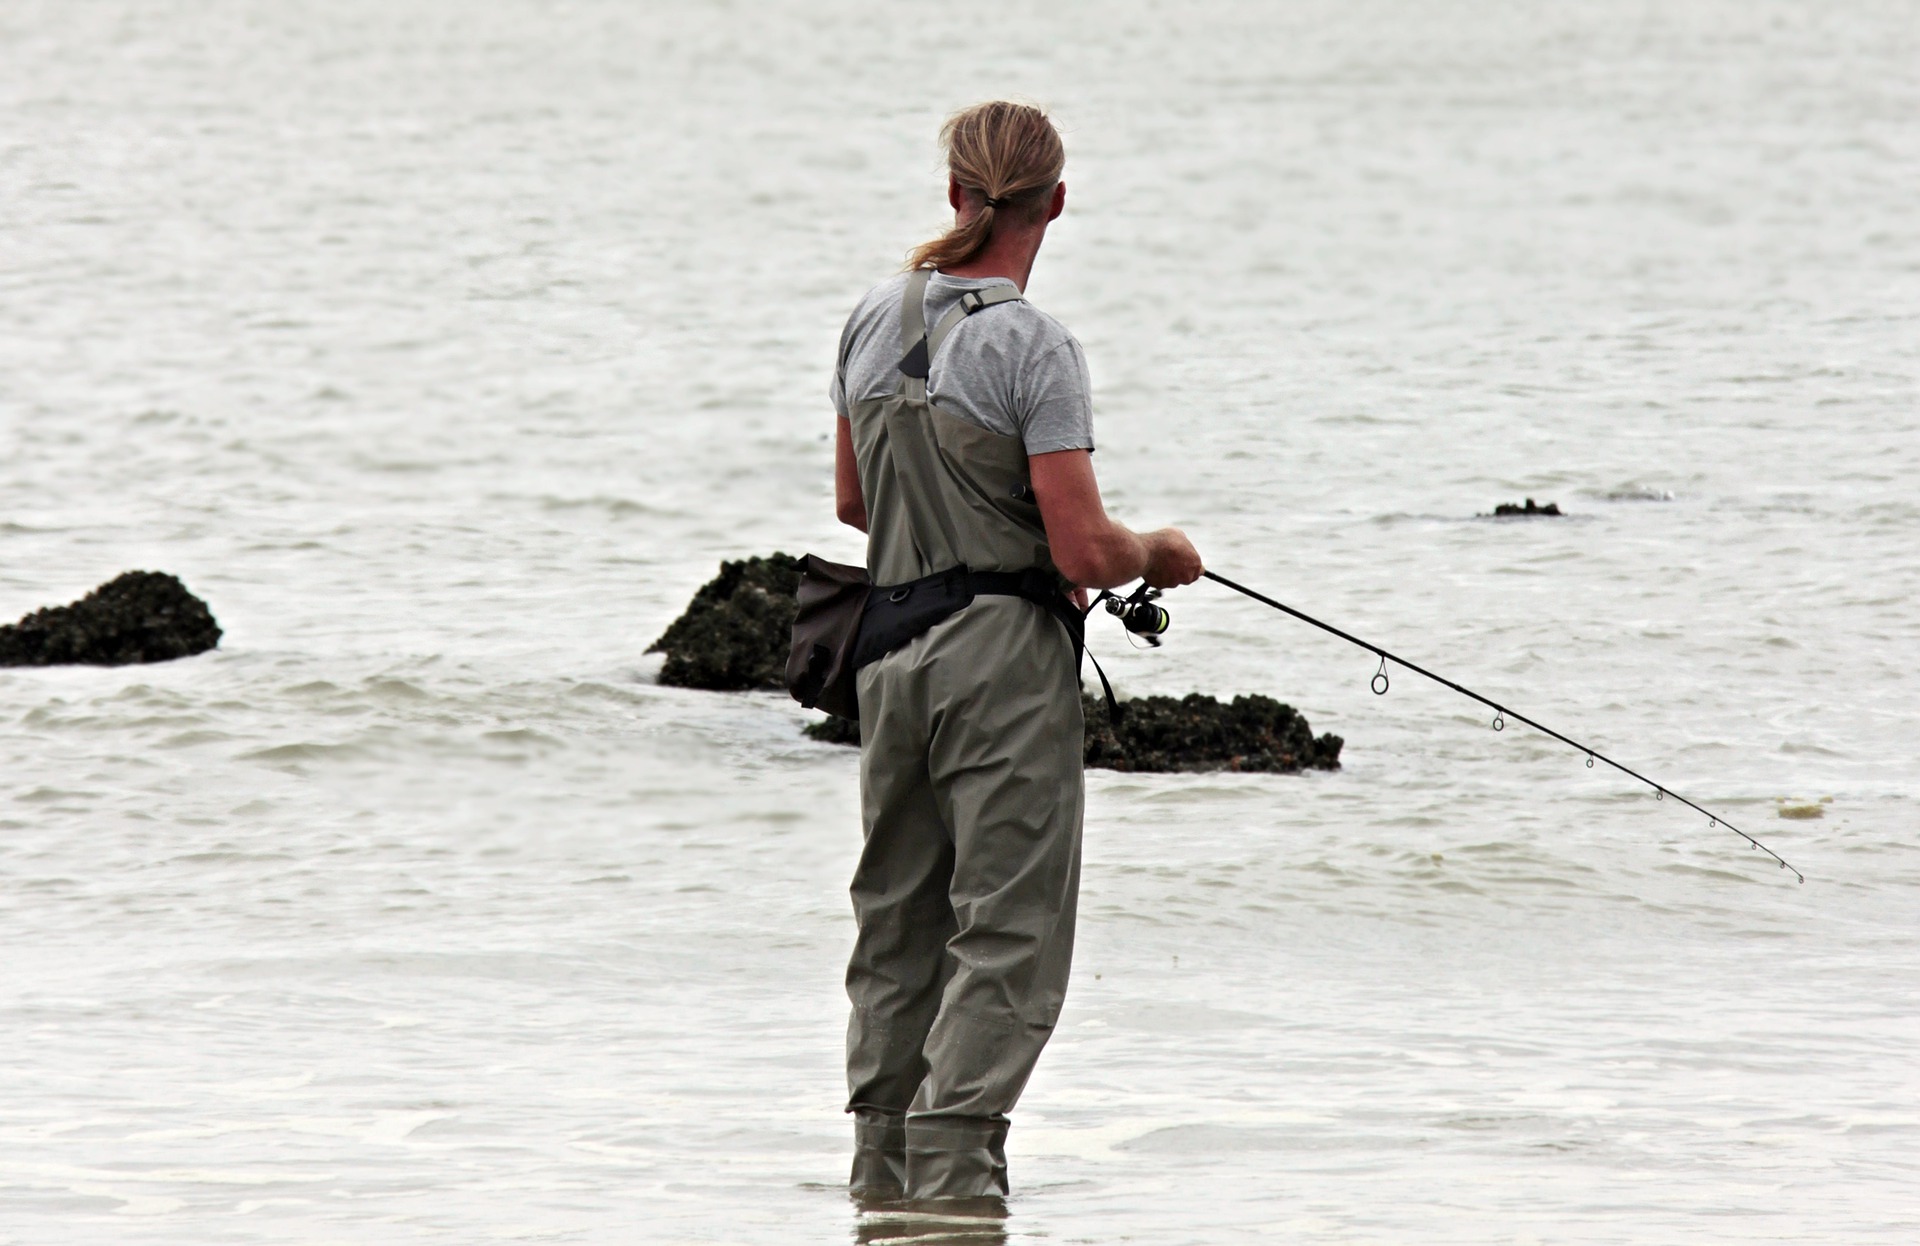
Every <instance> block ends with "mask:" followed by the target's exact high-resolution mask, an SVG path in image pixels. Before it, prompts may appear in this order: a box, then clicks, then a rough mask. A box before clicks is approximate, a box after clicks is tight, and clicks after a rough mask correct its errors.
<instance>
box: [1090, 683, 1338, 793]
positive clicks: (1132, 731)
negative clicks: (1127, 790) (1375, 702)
mask: <svg viewBox="0 0 1920 1246" xmlns="http://www.w3.org/2000/svg"><path fill="white" fill-rule="evenodd" d="M1122 708H1123V709H1124V711H1125V712H1124V713H1123V714H1122V715H1121V717H1120V721H1119V722H1118V723H1114V722H1110V721H1108V718H1107V707H1106V703H1105V702H1103V701H1096V700H1095V699H1094V698H1092V697H1088V698H1086V709H1087V751H1086V758H1087V765H1089V766H1097V767H1100V768H1102V769H1105V770H1257V771H1265V772H1268V773H1274V774H1292V773H1295V772H1296V771H1301V770H1338V769H1339V768H1340V746H1341V745H1342V744H1343V743H1344V741H1342V740H1341V739H1340V737H1339V736H1337V735H1322V736H1318V737H1316V736H1315V735H1314V734H1313V732H1312V730H1311V729H1309V728H1308V726H1307V720H1306V718H1304V717H1303V716H1302V715H1301V714H1300V712H1299V711H1297V710H1295V709H1294V708H1293V707H1292V706H1291V705H1285V704H1282V703H1281V702H1279V701H1276V700H1274V699H1273V698H1272V697H1267V696H1261V695H1260V694H1259V693H1257V692H1256V693H1253V694H1251V695H1248V696H1238V697H1235V698H1234V699H1233V700H1231V701H1227V702H1222V701H1219V700H1216V699H1215V698H1213V697H1210V696H1206V695H1204V694H1202V693H1198V692H1190V693H1188V694H1187V695H1186V696H1184V697H1177V698H1176V697H1136V698H1135V699H1134V700H1131V701H1128V702H1127V703H1126V704H1125V705H1124V706H1123V707H1122Z"/></svg>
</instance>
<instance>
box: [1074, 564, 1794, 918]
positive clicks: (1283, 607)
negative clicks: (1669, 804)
mask: <svg viewBox="0 0 1920 1246" xmlns="http://www.w3.org/2000/svg"><path fill="white" fill-rule="evenodd" d="M1200 574H1201V575H1203V576H1205V577H1206V578H1207V579H1209V580H1212V581H1213V582H1214V583H1215V584H1219V585H1221V586H1222V587H1225V588H1230V589H1232V590H1233V591H1234V592H1236V593H1241V594H1244V595H1245V596H1248V597H1251V598H1253V600H1255V601H1257V602H1259V603H1261V604H1262V605H1266V606H1272V607H1273V608H1274V609H1275V610H1278V611H1280V612H1281V613H1283V614H1289V615H1292V616H1293V617H1294V618H1296V619H1299V620H1300V621H1301V622H1302V623H1311V624H1312V625H1313V626H1315V627H1317V628H1319V629H1320V630H1321V631H1323V632H1331V633H1332V634H1333V635H1335V636H1338V637H1339V638H1340V639H1342V640H1344V641H1346V642H1347V643H1348V644H1353V645H1358V646H1360V647H1361V648H1362V649H1365V650H1366V651H1367V652H1369V653H1371V654H1373V655H1374V656H1375V657H1377V658H1379V659H1380V669H1379V670H1377V671H1375V672H1374V674H1373V678H1372V679H1371V680H1369V681H1368V686H1369V687H1371V688H1372V689H1373V694H1374V695H1375V696H1382V697H1383V696H1385V695H1387V689H1388V688H1389V687H1390V686H1392V683H1393V681H1392V680H1391V679H1389V678H1388V677H1387V663H1389V662H1392V663H1394V664H1395V665H1398V666H1404V667H1405V668H1406V669H1408V670H1410V671H1412V672H1413V673H1414V674H1416V675H1424V676H1426V677H1427V678H1428V679H1431V680H1432V681H1433V682H1434V683H1436V684H1439V685H1441V686H1442V687H1446V688H1451V689H1453V690H1454V691H1455V692H1457V693H1459V694H1460V695H1461V696H1464V697H1470V698H1472V699H1473V700H1475V701H1478V702H1480V704H1482V705H1484V706H1486V707H1487V708H1488V709H1490V710H1492V711H1493V729H1494V730H1495V731H1505V730H1506V729H1507V721H1506V720H1507V719H1509V718H1511V719H1513V720H1515V721H1516V722H1523V723H1525V724H1526V725H1527V726H1529V727H1532V728H1533V729H1534V730H1535V731H1538V732H1541V733H1542V734H1544V735H1550V736H1552V737H1553V738H1554V739H1556V740H1558V741H1560V742H1561V743H1562V744H1565V745H1567V746H1568V747H1569V748H1572V749H1574V750H1576V751H1578V752H1582V753H1585V754H1586V755H1587V769H1589V770H1591V769H1593V763H1594V762H1595V761H1596V760H1597V761H1603V762H1606V763H1607V764H1608V765H1609V766H1612V767H1613V768H1614V769H1615V770H1618V771H1619V772H1620V773H1621V774H1624V775H1626V776H1628V777H1629V778H1633V779H1638V780H1639V781H1640V782H1642V783H1644V784H1646V785H1647V786H1648V787H1650V788H1652V789H1653V795H1654V799H1656V800H1665V799H1666V798H1667V797H1669V796H1671V797H1673V798H1674V799H1675V800H1677V801H1679V802H1680V803H1681V804H1683V805H1685V806H1686V807H1687V808H1689V809H1692V810H1694V811H1695V812H1696V813H1700V814H1703V815H1704V816H1705V817H1706V819H1707V821H1708V823H1709V824H1710V825H1711V826H1724V827H1726V828H1727V829H1728V830H1730V831H1732V832H1733V833H1734V834H1735V835H1738V836H1739V837H1740V838H1742V839H1744V840H1746V841H1747V842H1748V843H1749V844H1751V845H1753V846H1754V847H1755V848H1758V849H1759V850H1760V851H1761V852H1764V853H1766V854H1767V855H1768V856H1770V857H1772V858H1773V859H1774V860H1775V861H1778V862H1779V863H1780V868H1781V869H1783V870H1791V871H1792V872H1793V876H1794V877H1795V878H1797V879H1799V880H1800V882H1801V883H1802V884H1805V883H1806V881H1807V876H1806V875H1805V874H1802V873H1801V872H1800V871H1799V870H1798V869H1795V868H1794V867H1793V866H1791V865H1788V864H1787V859H1786V858H1785V857H1783V856H1781V855H1780V854H1779V853H1777V852H1775V851H1774V850H1773V849H1771V848H1769V847H1767V846H1766V845H1765V844H1763V843H1761V842H1760V841H1759V840H1757V839H1755V838H1754V837H1753V836H1751V835H1749V834H1747V833H1746V832H1745V831H1743V830H1741V829H1740V828H1739V827H1737V826H1735V825H1734V824H1733V823H1731V822H1729V821H1727V820H1726V819H1725V818H1723V817H1721V816H1720V815H1719V814H1717V813H1715V812H1713V811H1712V810H1711V809H1703V808H1701V807H1700V806H1699V805H1696V804H1694V803H1693V802H1692V801H1690V800H1688V799H1687V798H1686V797H1684V796H1682V795H1681V794H1680V793H1678V792H1676V791H1674V790H1672V789H1671V788H1668V787H1664V786H1662V785H1661V784H1658V783H1655V782H1654V781H1653V780H1652V779H1649V778H1648V777H1647V776H1646V775H1644V774H1641V773H1640V772H1639V771H1638V770H1635V769H1633V768H1632V767H1631V766H1623V765H1621V764H1620V763H1619V762H1617V761H1615V760H1614V759H1613V758H1611V757H1609V756H1607V755H1606V754H1605V753H1602V752H1601V751H1600V750H1599V749H1596V748H1592V747H1590V746H1588V745H1585V744H1582V743H1580V741H1578V740H1576V739H1573V738H1572V737H1571V736H1564V735H1561V734H1560V733H1559V732H1558V731H1555V730H1554V729H1553V728H1551V727H1546V726H1542V725H1541V724H1540V723H1537V722H1535V721H1534V720H1533V719H1531V718H1528V717H1527V716H1526V715H1525V714H1521V713H1517V712H1516V711H1514V710H1510V709H1508V708H1507V707H1506V706H1504V705H1502V704H1500V703H1499V702H1498V701H1492V700H1489V699H1488V698H1486V697H1483V696H1481V695H1480V694H1479V693H1477V692H1475V691H1474V690H1473V689H1471V688H1467V687H1463V686H1462V685H1460V684H1456V683H1454V682H1453V681H1452V680H1451V679H1448V678H1446V677H1445V676H1442V675H1436V674H1434V673H1433V672H1432V671H1430V670H1428V669H1427V668H1426V667H1424V666H1421V665H1419V664H1417V663H1414V662H1409V661H1407V660H1406V659H1405V658H1403V657H1401V656H1400V655H1399V654H1397V653H1390V652H1388V651H1387V650H1385V649H1382V648H1381V647H1380V646H1379V645H1376V644H1374V643H1372V642H1371V641H1366V640H1362V639H1360V638H1359V637H1358V636H1355V635H1354V634H1353V633H1351V632H1344V631H1341V630H1340V629H1339V628H1337V627H1335V626H1334V625H1333V624H1331V623H1322V622H1321V621H1320V620H1319V619H1316V618H1314V617H1313V616H1312V615H1310V614H1307V613H1305V612H1304V611H1300V610H1295V609H1294V608H1293V607H1292V606H1289V605H1287V604H1286V603H1285V602H1282V601H1275V600H1274V599H1273V598H1271V597H1269V596H1267V595H1266V594H1265V593H1260V592H1255V591H1254V590H1253V589H1250V588H1248V587H1247V586H1246V585H1244V584H1236V583H1235V582H1234V581H1232V580H1229V579H1228V578H1227V577H1226V576H1224V575H1216V574H1214V573H1213V572H1211V571H1202V572H1201V573H1200ZM1101 596H1102V597H1103V598H1106V599H1107V602H1106V604H1107V610H1108V611H1109V612H1110V613H1112V614H1113V615H1115V616H1116V617H1118V618H1119V620H1120V622H1121V624H1122V626H1124V627H1125V628H1126V629H1127V630H1128V631H1129V632H1132V633H1134V634H1135V635H1139V636H1144V637H1146V638H1147V641H1148V643H1149V644H1158V643H1159V639H1158V638H1159V635H1160V634H1161V633H1162V632H1165V631H1166V630H1167V628H1168V626H1169V625H1170V624H1171V622H1172V620H1171V619H1169V618H1168V617H1167V612H1166V610H1165V608H1163V607H1161V606H1159V605H1156V604H1154V599H1155V598H1157V597H1159V596H1160V594H1159V592H1158V590H1155V589H1150V588H1148V587H1147V586H1146V585H1144V584H1142V585H1141V586H1140V587H1139V588H1138V589H1136V590H1135V591H1134V592H1133V594H1132V595H1131V596H1128V597H1115V596H1113V595H1112V594H1109V593H1102V594H1101Z"/></svg>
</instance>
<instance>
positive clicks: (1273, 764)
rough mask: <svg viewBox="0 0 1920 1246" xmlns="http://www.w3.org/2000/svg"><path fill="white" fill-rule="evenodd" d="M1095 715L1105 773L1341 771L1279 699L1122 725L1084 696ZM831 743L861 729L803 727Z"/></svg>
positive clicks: (1170, 708) (1153, 708)
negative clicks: (1109, 717) (1114, 722)
mask: <svg viewBox="0 0 1920 1246" xmlns="http://www.w3.org/2000/svg"><path fill="white" fill-rule="evenodd" d="M1082 700H1083V702H1084V705H1085V709H1086V716H1087V734H1086V752H1085V757H1086V764H1087V765H1088V766H1089V767H1091V768H1096V769H1102V770H1128V771H1199V770H1241V771H1260V772H1265V773H1270V774H1293V773H1297V772H1298V771H1301V770H1338V769H1339V768H1340V748H1341V745H1342V744H1343V743H1344V741H1342V740H1341V739H1340V737H1339V736H1337V735H1323V736H1319V737H1318V738H1316V737H1315V736H1314V734H1313V732H1312V731H1311V730H1310V729H1309V728H1308V726H1307V720H1306V719H1305V718H1303V717H1301V716H1300V714H1299V713H1298V712H1297V711H1296V710H1294V709H1293V707H1292V706H1289V705H1282V704H1281V703H1280V702H1278V701H1276V700H1274V699H1273V698H1272V697H1264V696H1259V695H1257V694H1256V695H1253V696H1239V697H1235V698H1234V699H1233V700H1232V701H1231V702H1230V703H1227V704H1222V703H1221V702H1220V701H1218V700H1216V699H1215V698H1213V697H1210V696H1203V695H1202V694H1200V693H1197V692H1196V693H1191V694H1189V695H1187V696H1185V697H1179V698H1175V697H1140V698H1138V699H1137V700H1133V701H1128V702H1126V703H1125V705H1124V706H1123V709H1124V710H1125V713H1124V714H1123V715H1122V717H1121V720H1120V722H1119V724H1118V725H1117V726H1116V725H1115V724H1113V723H1111V722H1109V721H1108V719H1107V704H1106V702H1105V701H1103V700H1101V699H1099V698H1097V697H1084V698H1082ZM803 730H804V731H805V732H806V734H807V735H808V736H811V737H812V738H813V739H816V740H822V741H825V742H826V743H829V744H854V745H857V744H859V743H860V726H859V724H858V723H853V722H849V721H847V720H846V719H844V718H833V717H829V718H827V719H825V720H823V721H821V722H817V723H814V724H812V725H811V726H808V727H806V728H803Z"/></svg>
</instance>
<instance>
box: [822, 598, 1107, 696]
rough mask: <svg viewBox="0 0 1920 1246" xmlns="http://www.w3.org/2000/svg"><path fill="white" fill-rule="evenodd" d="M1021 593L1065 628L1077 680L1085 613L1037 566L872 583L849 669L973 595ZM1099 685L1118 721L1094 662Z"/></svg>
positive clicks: (912, 636)
mask: <svg viewBox="0 0 1920 1246" xmlns="http://www.w3.org/2000/svg"><path fill="white" fill-rule="evenodd" d="M983 596H984V597H1024V598H1026V599H1027V600H1028V601H1030V602H1032V603H1033V604H1034V605H1036V606H1039V607H1040V608H1041V609H1042V610H1045V611H1046V612H1047V613H1048V614H1051V615H1052V616H1053V617H1054V618H1056V619H1058V620H1060V625H1061V626H1062V627H1064V628H1066V629H1067V637H1068V639H1070V640H1072V641H1073V669H1074V674H1075V677H1076V680H1077V678H1078V675H1079V671H1080V659H1081V657H1082V656H1083V655H1085V654H1086V651H1087V646H1086V629H1087V624H1086V617H1085V616H1084V615H1082V614H1081V613H1080V611H1079V610H1077V609H1075V608H1074V605H1073V603H1072V602H1071V601H1068V600H1067V598H1066V595H1065V594H1063V593H1062V592H1061V591H1060V582H1059V580H1057V579H1056V578H1055V577H1053V576H1052V575H1050V574H1048V573H1047V572H1045V571H1041V570H1039V569H1037V568H1032V567H1030V568H1028V569H1027V570H1025V571H974V570H970V569H969V568H967V567H964V566H962V567H950V568H948V569H947V570H945V571H936V572H934V573H933V574H932V575H928V576H922V577H921V578H920V579H917V580H909V581H908V582H907V583H905V584H894V585H875V586H874V588H873V590H872V592H871V593H869V594H868V596H867V608H866V612H865V613H864V614H863V615H862V617H861V620H860V639H859V642H858V643H857V644H855V646H854V649H853V668H854V669H855V670H859V669H860V668H861V667H863V666H866V665H867V664H868V663H870V662H877V661H879V660H880V659H881V658H884V657H886V656H887V655H888V654H889V653H892V652H893V651H894V650H895V649H900V648H904V647H905V646H906V645H907V644H908V642H910V641H913V640H916V639H918V638H919V637H921V636H924V635H925V634H926V633H927V632H929V631H931V630H932V629H933V625H934V624H936V623H940V622H944V621H945V620H947V619H950V618H952V617H953V616H954V615H956V614H958V613H960V612H961V611H962V610H964V609H966V608H967V607H968V606H970V605H972V604H973V599H974V598H975V597H983ZM1093 669H1094V670H1095V671H1096V672H1097V673H1098V674H1099V676H1100V686H1101V688H1102V689H1104V690H1105V692H1106V695H1107V712H1108V714H1109V715H1111V716H1112V717H1113V719H1114V720H1115V721H1116V722H1117V721H1119V714H1120V711H1119V706H1118V704H1117V703H1116V702H1115V701H1114V699H1113V687H1112V685H1111V684H1109V683H1108V682H1107V673H1106V672H1105V671H1103V670H1101V669H1100V663H1099V662H1095V663H1094V664H1093Z"/></svg>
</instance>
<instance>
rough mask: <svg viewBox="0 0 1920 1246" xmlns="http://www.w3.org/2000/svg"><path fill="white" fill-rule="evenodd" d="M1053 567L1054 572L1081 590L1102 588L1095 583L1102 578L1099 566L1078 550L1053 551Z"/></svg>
mask: <svg viewBox="0 0 1920 1246" xmlns="http://www.w3.org/2000/svg"><path fill="white" fill-rule="evenodd" d="M1053 567H1054V570H1056V571H1058V572H1059V573H1060V574H1061V575H1062V576H1064V577H1065V578H1066V579H1068V580H1071V581H1072V582H1073V583H1075V584H1077V585H1079V586H1080V587H1081V588H1099V587H1103V586H1102V585H1100V584H1097V583H1096V581H1098V580H1100V579H1101V578H1103V577H1102V576H1101V575H1100V566H1099V564H1098V563H1097V562H1096V561H1095V560H1094V559H1091V558H1088V557H1087V556H1086V555H1085V554H1083V553H1081V552H1080V551H1078V550H1062V549H1056V550H1054V551H1053Z"/></svg>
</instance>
